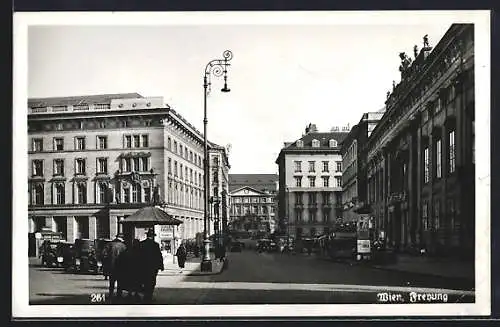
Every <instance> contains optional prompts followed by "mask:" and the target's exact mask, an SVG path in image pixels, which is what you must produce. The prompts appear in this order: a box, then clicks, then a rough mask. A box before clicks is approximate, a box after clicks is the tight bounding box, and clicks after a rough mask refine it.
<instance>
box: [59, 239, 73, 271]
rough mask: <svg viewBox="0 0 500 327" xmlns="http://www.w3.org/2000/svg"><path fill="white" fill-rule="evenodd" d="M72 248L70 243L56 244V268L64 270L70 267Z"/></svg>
mask: <svg viewBox="0 0 500 327" xmlns="http://www.w3.org/2000/svg"><path fill="white" fill-rule="evenodd" d="M72 248H73V244H72V243H68V242H64V241H61V242H59V243H58V244H57V249H56V254H57V266H58V267H62V268H66V267H67V266H69V265H71V263H72V261H73V256H72V255H71V251H72Z"/></svg>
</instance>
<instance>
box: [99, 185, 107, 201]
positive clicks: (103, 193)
mask: <svg viewBox="0 0 500 327" xmlns="http://www.w3.org/2000/svg"><path fill="white" fill-rule="evenodd" d="M107 192H108V185H107V184H106V183H99V203H106V202H107V201H106V200H107V199H106V194H107Z"/></svg>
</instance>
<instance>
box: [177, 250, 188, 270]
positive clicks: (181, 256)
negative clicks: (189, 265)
mask: <svg viewBox="0 0 500 327" xmlns="http://www.w3.org/2000/svg"><path fill="white" fill-rule="evenodd" d="M175 255H176V256H177V263H178V264H179V267H180V268H184V264H185V263H186V257H187V253H186V248H185V247H183V246H179V248H178V249H177V253H176V254H175Z"/></svg>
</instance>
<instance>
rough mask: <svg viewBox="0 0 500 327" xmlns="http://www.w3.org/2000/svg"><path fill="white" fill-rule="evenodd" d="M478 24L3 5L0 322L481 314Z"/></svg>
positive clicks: (485, 299) (460, 18)
mask: <svg viewBox="0 0 500 327" xmlns="http://www.w3.org/2000/svg"><path fill="white" fill-rule="evenodd" d="M489 42H490V13H489V12H488V11H439V12H438V11H391V12H389V11H370V12H368V11H366V12H363V11H357V12H328V11H325V12H293V11H288V12H203V13H201V12H170V13H161V12H156V13H152V12H151V13H146V12H143V13H141V12H128V13H125V12H121V13H120V12H113V13H111V12H94V13H83V12H81V13H76V12H64V13H63V12H60V13H56V12H37V13H35V12H31V13H15V14H14V52H13V54H14V56H13V58H14V75H13V76H14V107H13V112H14V115H13V119H14V121H13V126H14V129H13V130H14V138H13V139H14V147H13V150H14V161H13V163H14V165H13V172H12V176H13V182H14V185H13V187H14V191H13V207H14V210H13V217H12V222H13V238H12V239H13V253H12V258H13V262H12V271H13V279H12V283H13V295H12V296H13V312H12V315H13V317H20V318H22V317H24V318H30V317H31V318H33V317H41V318H57V317H97V318H113V317H122V318H127V317H130V318H137V317H151V316H154V317H195V318H196V317H252V316H264V317H273V316H275V317H349V316H366V317H370V316H464V317H466V316H478V315H488V314H490V309H491V306H490V303H491V299H490V297H491V295H490V293H491V290H490V283H491V273H490V43H489Z"/></svg>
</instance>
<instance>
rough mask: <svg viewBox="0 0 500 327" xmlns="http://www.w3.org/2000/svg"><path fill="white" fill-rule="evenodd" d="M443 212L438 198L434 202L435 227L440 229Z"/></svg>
mask: <svg viewBox="0 0 500 327" xmlns="http://www.w3.org/2000/svg"><path fill="white" fill-rule="evenodd" d="M440 212H441V208H440V203H439V200H436V201H435V202H434V228H435V229H439V228H440V225H439V214H440Z"/></svg>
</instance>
